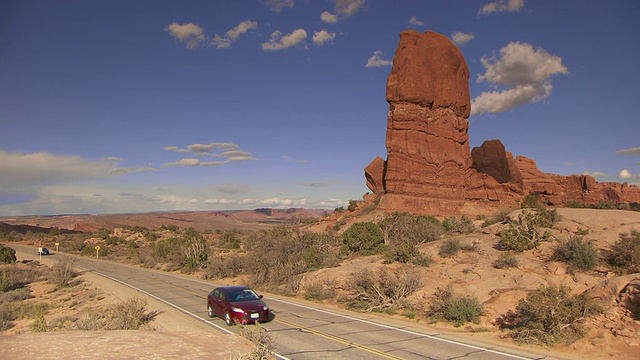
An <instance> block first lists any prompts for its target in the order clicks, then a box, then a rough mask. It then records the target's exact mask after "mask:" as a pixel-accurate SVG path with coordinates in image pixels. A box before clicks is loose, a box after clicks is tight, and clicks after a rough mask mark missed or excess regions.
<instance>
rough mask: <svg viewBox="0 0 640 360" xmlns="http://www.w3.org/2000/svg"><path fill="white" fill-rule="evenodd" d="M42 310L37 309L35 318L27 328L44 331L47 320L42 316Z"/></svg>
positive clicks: (46, 328) (46, 327)
mask: <svg viewBox="0 0 640 360" xmlns="http://www.w3.org/2000/svg"><path fill="white" fill-rule="evenodd" d="M44 314H45V312H44V311H39V312H38V313H37V314H36V319H35V320H33V322H32V323H31V324H30V325H29V329H31V331H33V332H46V331H47V330H48V329H49V327H48V326H47V320H45V318H44Z"/></svg>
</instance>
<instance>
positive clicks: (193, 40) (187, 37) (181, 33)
mask: <svg viewBox="0 0 640 360" xmlns="http://www.w3.org/2000/svg"><path fill="white" fill-rule="evenodd" d="M164 29H165V31H168V32H169V34H171V35H172V36H173V37H175V38H176V39H177V40H179V41H180V42H183V43H185V44H187V45H186V46H187V49H194V48H196V47H198V46H199V45H200V44H201V43H202V42H203V41H204V40H205V36H204V30H203V29H202V28H201V27H200V26H198V25H196V24H194V23H187V24H182V25H180V24H178V23H175V22H173V23H171V24H169V25H167V27H165V28H164Z"/></svg>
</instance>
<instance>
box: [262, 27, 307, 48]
mask: <svg viewBox="0 0 640 360" xmlns="http://www.w3.org/2000/svg"><path fill="white" fill-rule="evenodd" d="M306 38H307V32H306V31H304V29H296V30H294V31H293V32H292V33H291V34H287V35H284V36H282V31H280V30H276V31H274V32H273V33H272V34H271V40H269V42H266V43H264V44H262V50H265V51H273V50H283V49H288V48H290V47H292V46H294V45H297V44H299V43H301V42H302V41H303V40H304V39H306Z"/></svg>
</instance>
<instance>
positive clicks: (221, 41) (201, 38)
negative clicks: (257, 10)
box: [164, 20, 258, 49]
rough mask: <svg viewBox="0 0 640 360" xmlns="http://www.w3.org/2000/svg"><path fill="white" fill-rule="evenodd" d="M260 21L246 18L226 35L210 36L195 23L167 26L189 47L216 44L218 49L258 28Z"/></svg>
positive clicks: (166, 29) (167, 29) (168, 29)
mask: <svg viewBox="0 0 640 360" xmlns="http://www.w3.org/2000/svg"><path fill="white" fill-rule="evenodd" d="M257 27H258V23H257V22H255V21H251V20H245V21H243V22H241V23H240V24H238V25H237V26H236V27H234V28H233V29H231V30H229V31H227V32H226V33H225V34H224V36H219V35H218V34H215V35H214V36H213V37H209V36H207V35H206V34H205V33H204V29H203V28H201V27H200V26H198V25H196V24H194V23H186V24H178V23H175V22H173V23H171V24H169V25H167V27H165V28H164V29H165V31H168V32H169V34H171V35H172V36H173V37H174V38H176V40H178V41H180V42H182V43H184V44H186V45H185V46H186V47H187V49H195V48H197V47H199V46H215V47H216V48H217V49H225V48H228V47H230V46H231V44H232V43H233V42H234V41H236V40H238V38H239V37H240V35H242V34H244V33H246V32H247V31H249V30H251V29H256V28H257Z"/></svg>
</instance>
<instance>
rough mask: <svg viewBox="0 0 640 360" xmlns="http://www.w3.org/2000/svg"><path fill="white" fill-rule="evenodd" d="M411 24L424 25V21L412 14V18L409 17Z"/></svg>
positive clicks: (415, 25)
mask: <svg viewBox="0 0 640 360" xmlns="http://www.w3.org/2000/svg"><path fill="white" fill-rule="evenodd" d="M409 25H410V26H413V27H423V26H424V22H423V21H420V20H418V18H417V17H416V16H412V17H411V19H409Z"/></svg>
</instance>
